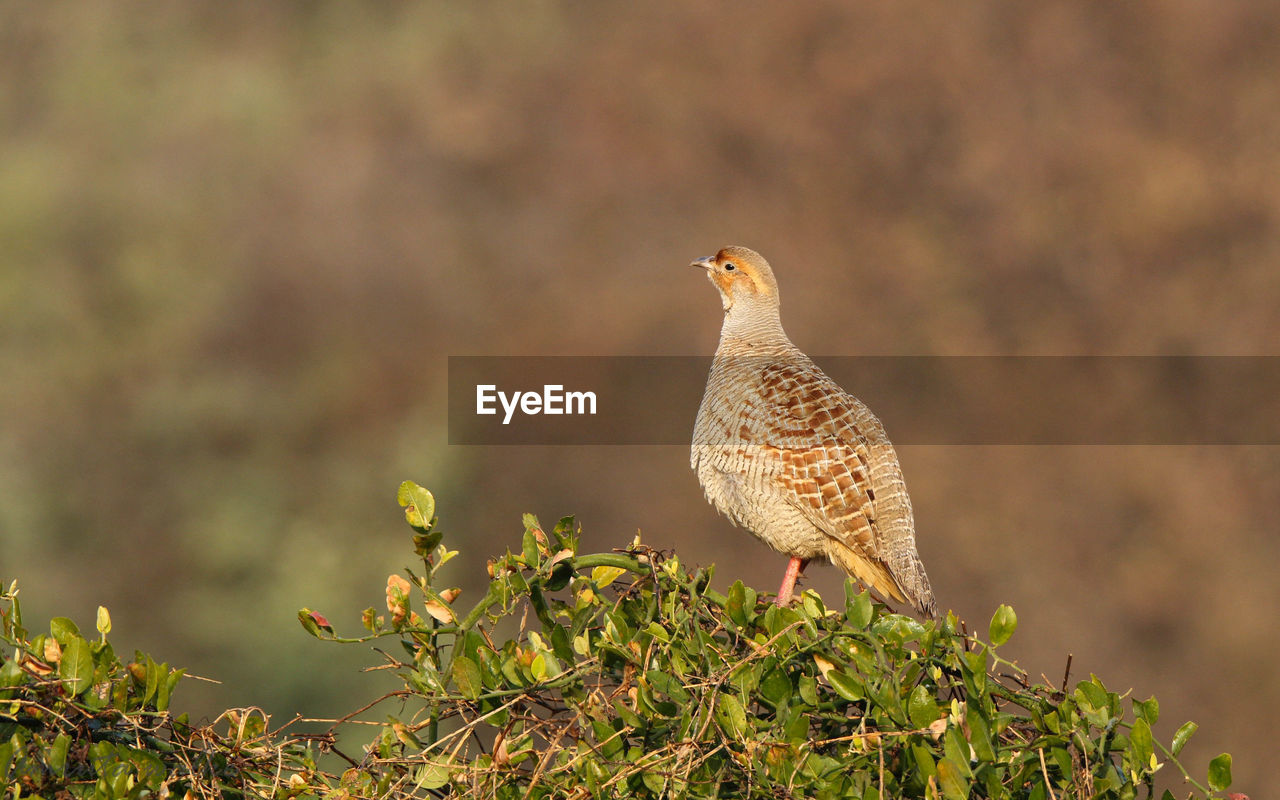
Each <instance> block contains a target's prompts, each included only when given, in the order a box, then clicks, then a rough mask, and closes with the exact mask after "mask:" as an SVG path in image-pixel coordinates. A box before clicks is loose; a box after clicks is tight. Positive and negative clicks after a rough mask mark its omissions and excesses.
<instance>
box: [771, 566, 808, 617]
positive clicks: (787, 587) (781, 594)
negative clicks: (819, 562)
mask: <svg viewBox="0 0 1280 800" xmlns="http://www.w3.org/2000/svg"><path fill="white" fill-rule="evenodd" d="M808 563H809V561H808V559H801V558H793V559H791V560H790V561H788V562H787V571H786V572H784V573H782V586H780V587H778V599H776V600H774V601H773V603H774V605H776V606H777V607H778V608H782V607H783V606H785V605H787V604H789V603H790V602H791V593H792V591H793V590H794V589H795V588H796V579H797V578H799V577H800V573H802V572H804V568H805V565H806V564H808Z"/></svg>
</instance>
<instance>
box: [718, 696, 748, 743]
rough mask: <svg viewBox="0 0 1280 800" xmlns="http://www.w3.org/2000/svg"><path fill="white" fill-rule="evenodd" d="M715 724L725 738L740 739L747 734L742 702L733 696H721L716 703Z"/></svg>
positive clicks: (745, 715)
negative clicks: (717, 724)
mask: <svg viewBox="0 0 1280 800" xmlns="http://www.w3.org/2000/svg"><path fill="white" fill-rule="evenodd" d="M716 722H718V723H719V724H720V729H721V730H722V731H724V732H725V734H726V735H727V736H729V737H731V738H733V739H740V738H742V737H743V736H744V735H745V734H746V732H747V711H746V709H744V708H743V707H742V701H741V700H739V699H738V698H737V697H736V696H734V695H731V694H721V695H720V697H719V699H718V700H717V702H716Z"/></svg>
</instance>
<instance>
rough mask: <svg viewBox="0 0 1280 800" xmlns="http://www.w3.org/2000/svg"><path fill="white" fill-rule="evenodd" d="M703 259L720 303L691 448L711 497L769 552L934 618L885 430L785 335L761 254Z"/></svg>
mask: <svg viewBox="0 0 1280 800" xmlns="http://www.w3.org/2000/svg"><path fill="white" fill-rule="evenodd" d="M726 262H727V263H731V264H733V267H734V268H733V270H732V271H725V269H724V266H725V264H726ZM698 263H704V262H698ZM712 265H713V266H712ZM704 267H705V268H707V269H708V271H709V274H710V277H711V280H712V283H713V284H715V285H716V287H717V288H718V289H720V291H721V294H722V295H723V297H724V303H725V310H726V322H725V328H724V330H723V331H722V335H721V342H720V347H719V348H718V349H717V351H716V358H715V361H714V362H713V366H712V369H711V374H710V376H709V377H708V381H707V389H706V393H705V395H704V396H703V401H702V406H701V408H700V409H699V413H698V422H697V425H696V426H695V429H694V446H693V452H692V455H691V464H692V465H693V467H694V469H695V471H697V473H698V477H699V480H700V481H701V482H702V484H703V488H704V490H705V491H706V493H707V498H708V500H709V501H710V502H711V503H712V504H713V505H714V506H716V508H717V509H719V510H720V511H721V512H722V513H724V514H725V515H726V516H728V517H729V518H730V519H731V520H733V521H734V522H735V523H736V524H739V525H741V526H743V527H745V528H747V529H748V530H749V531H751V532H752V533H753V534H754V535H756V536H757V537H758V538H760V539H761V540H762V541H764V542H765V543H766V544H768V545H769V546H771V547H773V548H774V549H775V550H777V551H779V552H781V553H783V554H785V555H788V556H792V557H796V558H801V559H810V558H815V557H819V556H821V557H825V558H827V559H828V560H830V561H831V562H832V563H834V564H836V565H837V566H839V567H840V568H841V569H843V570H844V571H845V572H847V573H849V574H850V575H852V576H854V577H856V578H857V579H858V580H860V581H862V582H863V583H864V584H866V585H867V586H869V587H871V588H872V589H874V590H875V591H876V592H878V593H880V594H881V595H883V596H885V597H888V598H893V599H896V600H899V601H904V600H905V601H908V602H910V603H911V605H912V606H913V607H915V608H916V609H917V610H918V611H920V612H921V613H922V614H927V615H930V616H932V615H934V614H935V613H936V609H935V603H934V599H933V592H932V590H931V589H930V587H929V579H928V577H927V575H926V574H925V571H924V567H923V565H922V564H921V562H920V559H919V557H918V556H917V554H916V547H915V521H914V515H913V513H912V509H911V500H910V498H909V497H908V495H907V491H906V483H905V481H904V480H903V477H902V470H901V467H900V465H899V463H898V458H897V454H896V453H895V452H894V450H893V447H892V445H891V444H890V443H889V439H888V436H887V435H886V434H885V431H884V427H883V426H882V425H881V424H880V421H879V420H878V419H876V417H875V415H873V414H872V413H871V411H870V410H869V409H868V408H867V407H866V406H865V405H863V404H862V403H861V402H859V401H858V400H857V398H855V397H853V396H852V395H849V394H848V393H847V392H845V391H844V390H843V389H841V388H840V387H839V386H838V385H837V384H836V383H835V381H833V380H831V378H829V377H828V376H827V375H826V374H825V373H823V372H822V370H821V369H819V368H818V367H817V365H815V364H814V363H813V362H812V361H811V360H810V359H809V358H808V357H807V356H805V355H804V354H803V353H801V352H800V351H799V350H798V349H796V347H795V346H794V345H793V344H791V342H790V340H789V339H787V338H786V335H785V333H783V332H782V328H781V324H780V322H778V321H777V308H778V300H777V284H776V282H774V280H773V275H772V271H771V270H770V269H769V266H768V264H767V262H765V261H764V259H763V258H760V257H759V256H758V255H757V254H755V253H753V252H752V251H750V250H746V249H745V248H726V249H725V250H722V251H720V253H719V254H717V256H716V258H715V259H714V260H712V259H707V260H705V263H704Z"/></svg>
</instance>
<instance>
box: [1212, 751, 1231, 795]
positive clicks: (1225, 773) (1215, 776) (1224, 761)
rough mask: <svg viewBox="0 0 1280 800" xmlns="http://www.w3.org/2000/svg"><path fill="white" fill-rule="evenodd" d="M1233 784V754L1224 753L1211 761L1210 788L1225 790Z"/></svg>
mask: <svg viewBox="0 0 1280 800" xmlns="http://www.w3.org/2000/svg"><path fill="white" fill-rule="evenodd" d="M1230 786H1231V754H1230V753H1223V754H1222V755H1220V756H1218V757H1217V758H1215V759H1214V760H1212V761H1210V762H1209V788H1210V789H1212V790H1214V791H1215V792H1225V791H1226V790H1227V788H1228V787H1230Z"/></svg>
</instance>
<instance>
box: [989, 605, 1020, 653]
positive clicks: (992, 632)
mask: <svg viewBox="0 0 1280 800" xmlns="http://www.w3.org/2000/svg"><path fill="white" fill-rule="evenodd" d="M1017 629H1018V615H1017V614H1015V613H1014V612H1013V609H1012V608H1010V607H1009V606H1006V605H1003V604H1001V606H1000V607H999V608H997V609H996V613H995V614H993V615H992V617H991V626H990V628H989V629H988V632H987V633H988V636H989V637H990V639H991V644H992V646H993V647H999V646H1000V645H1002V644H1004V643H1005V642H1007V641H1009V639H1010V637H1012V636H1013V632H1014V631H1015V630H1017Z"/></svg>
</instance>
